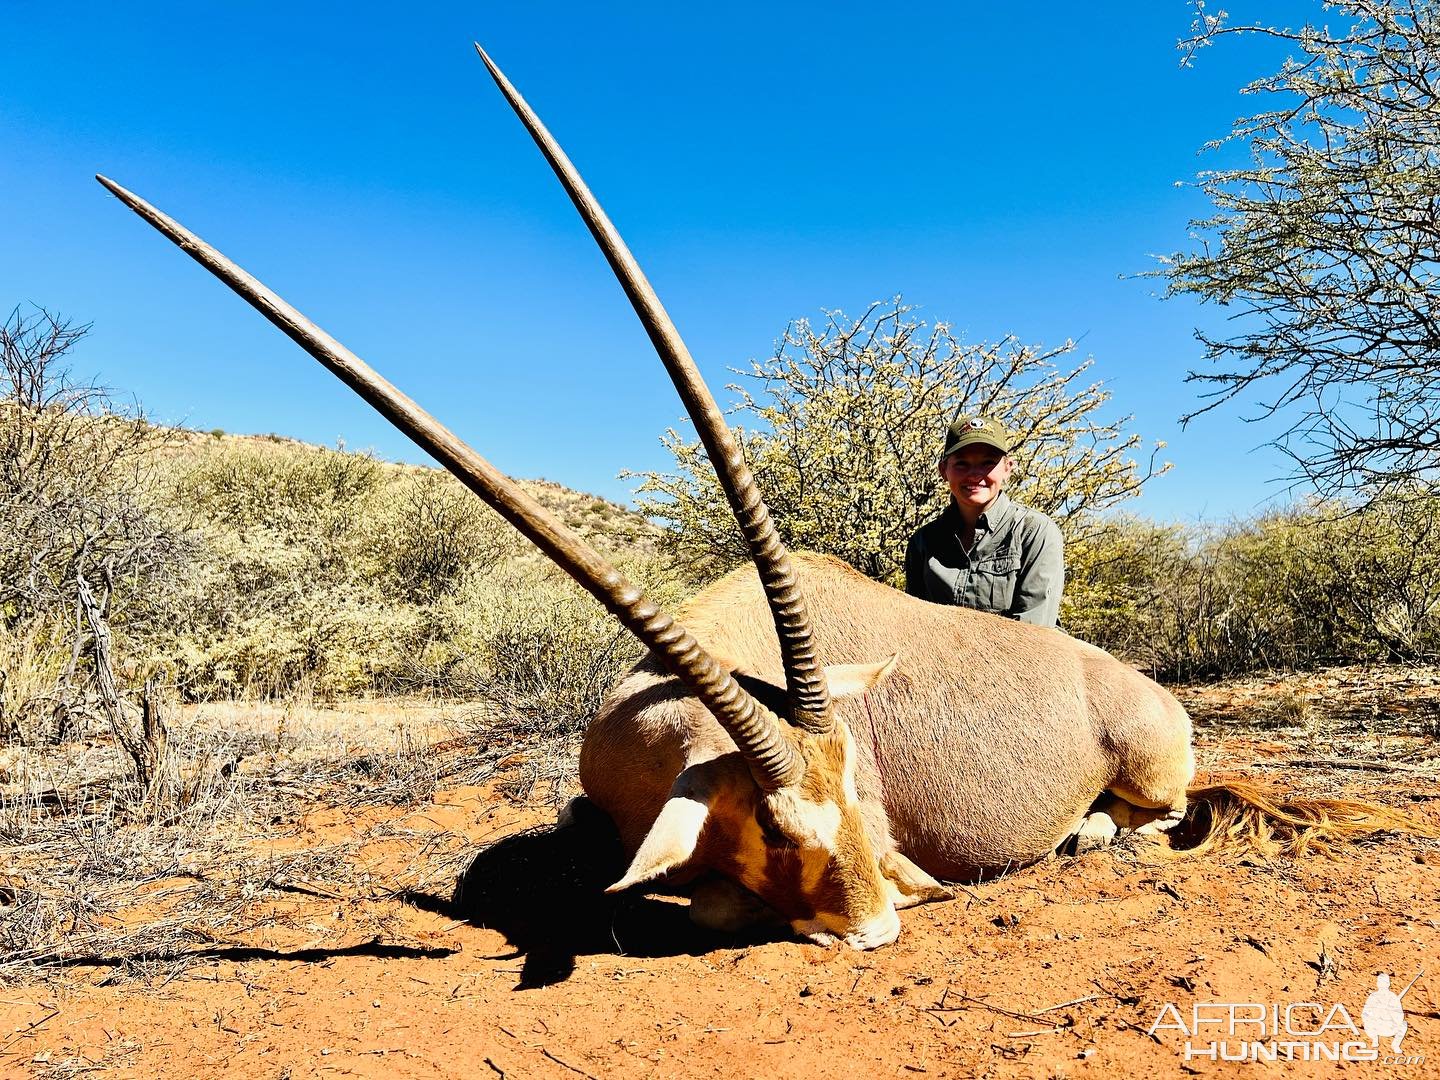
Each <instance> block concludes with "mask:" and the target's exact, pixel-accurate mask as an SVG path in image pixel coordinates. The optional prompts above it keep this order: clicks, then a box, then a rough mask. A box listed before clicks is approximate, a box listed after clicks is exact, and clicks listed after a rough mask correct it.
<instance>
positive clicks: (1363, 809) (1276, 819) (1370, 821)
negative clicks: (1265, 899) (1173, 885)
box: [1185, 781, 1440, 856]
mask: <svg viewBox="0 0 1440 1080" xmlns="http://www.w3.org/2000/svg"><path fill="white" fill-rule="evenodd" d="M1189 796H1190V801H1191V803H1192V804H1193V806H1194V807H1196V809H1197V811H1198V814H1197V816H1201V822H1200V823H1201V825H1202V826H1203V832H1202V833H1201V835H1200V836H1199V838H1198V839H1197V840H1196V841H1194V842H1193V843H1191V844H1186V845H1185V850H1187V851H1189V852H1192V853H1200V852H1249V851H1254V852H1258V853H1260V854H1262V855H1267V856H1297V855H1305V854H1310V853H1316V854H1322V855H1328V854H1330V853H1331V851H1330V849H1331V847H1332V845H1334V844H1336V843H1351V842H1354V841H1356V840H1364V839H1367V838H1370V837H1374V836H1376V835H1378V834H1381V833H1404V834H1407V835H1411V836H1423V837H1429V838H1430V839H1440V827H1437V826H1435V825H1431V824H1429V823H1428V822H1425V821H1421V820H1420V819H1419V818H1416V817H1413V816H1412V815H1410V814H1406V813H1404V812H1403V811H1400V810H1395V809H1392V808H1391V807H1388V806H1381V805H1380V804H1378V803H1372V802H1365V801H1363V800H1359V799H1312V798H1293V799H1285V798H1281V797H1277V795H1276V794H1275V793H1274V792H1273V791H1266V790H1265V789H1264V788H1262V787H1260V786H1259V785H1257V784H1252V783H1246V782H1244V781H1236V782H1232V783H1227V784H1208V785H1204V786H1196V787H1193V788H1191V789H1190V791H1189ZM1201 807H1203V808H1204V809H1203V810H1200V809H1199V808H1201ZM1202 815H1203V816H1202Z"/></svg>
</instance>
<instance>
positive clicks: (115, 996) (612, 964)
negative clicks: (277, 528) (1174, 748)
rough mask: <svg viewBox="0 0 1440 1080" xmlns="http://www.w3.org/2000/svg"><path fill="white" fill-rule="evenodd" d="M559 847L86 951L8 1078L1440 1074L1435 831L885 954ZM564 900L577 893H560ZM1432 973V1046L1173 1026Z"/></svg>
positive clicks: (1254, 749)
mask: <svg viewBox="0 0 1440 1080" xmlns="http://www.w3.org/2000/svg"><path fill="white" fill-rule="evenodd" d="M1277 749H1278V750H1286V749H1287V748H1284V747H1268V746H1266V745H1265V744H1257V743H1250V744H1248V745H1242V744H1241V743H1238V742H1236V741H1234V740H1231V741H1229V742H1227V743H1226V745H1225V756H1226V758H1227V766H1229V767H1230V768H1231V770H1232V775H1233V774H1237V773H1236V772H1235V770H1237V769H1238V768H1239V767H1241V766H1243V765H1245V764H1246V761H1247V759H1253V758H1255V757H1257V756H1258V757H1261V758H1263V757H1264V755H1265V754H1266V753H1267V751H1269V752H1272V753H1273V752H1274V751H1275V750H1277ZM1288 752H1293V750H1289V751H1288ZM1251 775H1252V776H1253V775H1254V774H1253V773H1252V774H1251ZM1270 775H1273V774H1270ZM1343 775H1344V781H1345V785H1346V786H1345V791H1346V793H1347V794H1351V795H1356V796H1362V797H1363V796H1367V795H1368V796H1371V797H1380V798H1383V799H1385V800H1386V801H1390V802H1392V803H1397V804H1399V805H1404V806H1406V807H1407V808H1408V809H1411V810H1412V811H1414V812H1415V813H1417V814H1419V815H1422V816H1424V817H1427V818H1428V819H1429V820H1431V821H1440V791H1437V790H1436V788H1435V785H1434V782H1433V780H1432V779H1430V778H1428V777H1425V776H1420V775H1416V774H1403V773H1402V774H1398V775H1399V776H1400V777H1401V778H1402V779H1401V780H1400V781H1399V782H1397V779H1396V775H1395V774H1383V773H1381V774H1373V773H1371V774H1367V773H1364V772H1354V771H1347V772H1346V773H1344V774H1343ZM1367 776H1368V777H1370V778H1371V779H1369V780H1367V779H1366V777H1367ZM391 813H392V814H393V815H394V816H396V817H406V816H409V817H411V818H413V819H415V820H416V821H417V822H421V821H423V823H424V824H425V826H426V827H441V828H447V829H455V830H457V831H459V832H462V833H466V834H467V835H470V836H473V837H474V838H475V839H476V841H477V842H478V841H481V840H485V839H493V838H495V837H496V836H497V835H505V834H507V833H510V832H513V831H515V830H518V829H521V828H523V827H525V826H528V825H536V824H541V823H543V822H545V821H548V811H545V812H542V811H540V810H538V809H535V808H531V807H525V806H516V805H514V804H512V803H507V802H506V801H505V800H504V799H502V798H500V797H499V796H497V795H496V794H495V793H494V792H493V791H491V790H489V789H484V790H482V789H476V788H469V789H461V790H454V791H449V792H446V793H444V794H443V795H442V796H441V797H440V798H439V799H438V800H437V802H436V803H435V804H433V805H430V806H427V807H425V808H424V809H422V810H419V811H413V812H411V813H410V814H409V815H405V814H403V813H401V812H391ZM377 814H378V812H376V811H368V810H367V811H365V812H364V814H363V815H358V814H356V813H353V812H350V813H347V812H343V811H337V810H330V811H325V812H321V813H316V814H313V815H311V816H309V817H308V818H307V819H306V823H305V824H306V827H305V830H304V835H302V836H301V837H298V838H297V842H304V843H311V844H313V843H318V842H323V841H325V840H327V839H329V840H335V839H338V838H343V837H344V835H345V834H346V833H347V832H348V833H350V834H351V835H353V832H354V830H355V828H356V825H357V821H356V820H355V819H356V818H357V817H360V816H363V817H364V818H366V819H367V820H373V819H374V817H375V816H376V815H377ZM545 842H546V841H545V840H544V838H543V837H541V838H540V839H538V840H536V839H529V840H526V839H522V840H520V841H516V842H515V844H514V846H515V848H516V850H515V851H514V852H512V853H510V855H509V856H507V858H509V862H508V863H507V862H505V861H504V860H496V859H492V860H491V861H490V862H488V863H485V864H484V865H482V866H480V867H478V868H477V870H476V874H479V875H485V881H484V882H480V883H479V884H483V885H485V886H486V887H487V888H483V889H482V888H478V887H477V888H476V889H472V893H473V892H480V893H482V894H484V895H481V896H480V897H479V899H478V901H475V903H478V905H479V907H478V909H477V908H476V907H475V906H474V905H473V904H472V906H471V907H470V908H468V909H467V908H465V907H464V906H457V905H455V904H453V903H452V902H451V898H450V897H449V896H448V895H433V896H427V895H419V896H413V897H410V898H409V900H408V902H407V901H403V900H399V899H392V900H379V901H375V900H356V901H345V900H337V899H334V898H324V897H316V896H307V895H304V894H302V893H296V894H293V895H292V896H290V897H289V898H288V900H287V904H286V905H285V912H284V914H285V918H284V919H283V923H284V925H285V926H286V927H287V928H288V929H285V930H280V929H273V930H267V931H263V932H261V933H260V934H258V935H257V936H256V937H255V938H254V939H253V940H246V941H243V942H239V943H222V944H219V945H217V946H216V947H215V948H213V949H212V950H210V953H209V954H208V955H207V956H205V957H204V958H203V959H201V960H199V961H197V962H195V963H193V964H191V965H190V966H188V967H187V968H185V969H184V970H183V972H182V973H181V974H180V975H178V976H177V977H174V978H172V979H170V981H168V982H162V981H160V980H156V981H154V982H152V983H150V984H148V985H147V984H146V983H145V982H142V981H139V980H136V979H134V978H120V977H118V976H112V977H110V978H109V979H108V980H107V977H106V972H105V971H104V970H103V969H101V970H99V972H98V973H97V972H96V971H93V970H90V971H81V970H78V969H76V970H72V971H70V972H67V973H65V974H64V977H63V979H56V980H52V981H51V982H49V983H47V984H43V985H38V986H29V987H18V988H17V987H12V988H10V989H9V990H8V991H5V992H3V1000H0V1074H3V1075H5V1076H50V1077H62V1076H73V1075H78V1074H79V1073H82V1072H83V1073H91V1072H95V1073H102V1074H107V1075H115V1076H164V1077H172V1076H173V1077H180V1076H184V1077H210V1076H220V1075H243V1076H263V1077H276V1078H284V1077H311V1076H342V1075H343V1076H366V1077H457V1076H465V1077H485V1076H494V1077H554V1078H559V1080H573V1078H574V1077H576V1076H590V1077H604V1078H609V1077H637V1078H638V1077H671V1076H681V1077H704V1076H716V1077H732V1076H752V1075H753V1076H765V1075H778V1074H786V1075H789V1076H794V1077H850V1076H895V1077H908V1076H923V1077H952V1076H953V1077H962V1076H963V1077H968V1076H1001V1077H1085V1076H1090V1077H1107V1078H1108V1077H1116V1076H1125V1077H1134V1078H1140V1077H1170V1076H1185V1075H1194V1074H1227V1075H1228V1074H1231V1073H1234V1072H1238V1071H1240V1070H1242V1069H1249V1070H1251V1071H1252V1072H1253V1071H1254V1070H1256V1069H1257V1068H1259V1069H1264V1070H1266V1075H1277V1074H1284V1075H1291V1074H1293V1075H1297V1076H1308V1075H1314V1074H1322V1073H1323V1074H1326V1075H1329V1074H1331V1073H1333V1072H1334V1071H1335V1070H1336V1069H1338V1068H1347V1069H1348V1070H1350V1072H1351V1073H1352V1074H1356V1075H1361V1076H1366V1075H1376V1076H1379V1075H1404V1076H1417V1077H1418V1076H1435V1075H1440V951H1437V950H1440V927H1437V922H1436V920H1437V918H1440V846H1437V845H1436V844H1435V843H1434V842H1426V841H1416V840H1409V839H1397V838H1392V839H1387V840H1384V841H1383V842H1380V843H1377V844H1372V845H1363V846H1351V847H1348V848H1346V849H1345V850H1343V851H1342V852H1341V854H1340V856H1339V857H1338V858H1336V859H1335V860H1333V861H1331V860H1328V859H1325V858H1318V857H1311V858H1306V859H1302V860H1299V861H1281V862H1274V863H1267V862H1265V861H1264V860H1260V859H1246V860H1239V859H1236V858H1233V857H1232V858H1229V859H1221V858H1215V857H1199V856H1188V857H1179V858H1175V857H1159V856H1158V854H1157V852H1155V851H1154V850H1153V849H1151V848H1147V847H1146V846H1143V845H1142V846H1139V847H1133V848H1127V849H1122V850H1119V851H1113V852H1101V853H1094V854H1090V855H1086V856H1083V857H1081V858H1074V859H1064V860H1059V861H1056V862H1054V863H1050V864H1046V865H1042V866H1037V867H1032V868H1028V869H1024V870H1020V871H1017V872H1015V873H1013V874H1011V875H1009V876H1008V877H1006V878H1004V879H1002V880H998V881H995V882H991V883H987V884H982V885H979V886H974V887H970V888H966V889H964V890H963V891H962V892H961V893H960V898H959V899H957V900H955V901H953V902H949V903H944V904H932V905H927V906H925V907H921V908H916V909H912V910H910V911H908V912H905V913H903V914H902V918H903V921H904V931H903V933H902V935H901V937H900V939H899V940H898V941H897V942H896V943H895V944H893V945H891V946H889V947H887V948H884V949H880V950H877V951H875V952H870V953H857V952H853V951H850V950H848V949H845V948H843V947H835V948H822V947H818V946H815V945H810V944H800V943H798V942H793V941H772V942H762V943H758V944H757V943H751V944H745V943H740V942H735V941H733V940H726V939H721V938H715V937H710V936H707V935H704V934H701V933H699V932H698V931H694V930H692V929H690V928H689V926H688V923H687V922H686V920H685V919H684V913H683V907H682V905H681V904H680V903H678V902H673V901H667V900H664V899H652V900H643V899H638V898H637V899H629V900H626V901H625V902H623V903H622V904H621V905H620V906H619V907H617V908H615V909H614V910H613V911H606V912H603V914H602V915H600V916H598V917H597V916H595V910H596V909H595V906H594V905H593V904H592V905H590V907H589V908H588V910H577V908H580V907H582V905H579V904H578V902H576V901H574V900H573V899H572V898H571V897H569V896H567V895H565V889H564V883H563V882H558V883H554V884H553V885H547V884H538V885H537V883H542V882H543V881H544V880H545V878H546V875H547V874H548V875H549V876H550V877H554V876H555V871H554V870H553V868H552V869H546V868H545V866H544V863H545V860H546V859H547V858H550V857H551V855H553V852H552V853H550V854H548V855H547V853H546V850H545V849H544V845H545ZM527 844H528V845H530V846H529V847H528V848H527V847H526V845H527ZM364 854H365V857H366V858H370V859H374V860H375V861H376V864H377V866H378V865H381V864H383V863H384V860H385V859H386V857H387V854H386V852H385V851H384V850H383V845H382V846H381V847H378V848H376V849H375V850H373V851H372V850H370V849H367V851H366V852H365V853H364ZM517 863H518V864H519V865H518V866H517ZM531 886H536V888H534V889H530V887H531ZM527 889H528V890H529V891H527ZM438 892H442V893H443V892H444V890H438ZM552 900H553V902H554V903H553V906H554V908H557V909H558V910H546V909H547V907H548V906H550V905H549V903H548V901H552ZM280 906H282V905H279V904H277V908H278V907H280ZM477 911H478V913H477ZM587 914H589V915H590V916H591V917H590V918H588V919H587V918H586V915H587ZM467 916H468V917H471V918H484V919H486V920H487V921H489V922H490V923H492V924H497V925H502V926H504V927H505V928H506V929H507V931H508V934H509V936H508V937H507V935H506V934H504V933H501V932H500V931H498V930H495V929H486V928H483V927H480V926H476V925H472V924H471V923H470V922H469V921H467ZM337 920H339V921H340V924H341V925H343V926H344V927H345V928H344V930H343V936H341V937H340V938H339V942H340V944H339V945H338V946H337V944H336V941H337V937H336V929H337ZM576 923H580V924H588V925H581V926H580V927H579V928H578V929H577V928H575V926H574V924H576ZM307 927H308V930H307ZM566 927H571V929H570V930H569V931H567V930H566V929H565V928H566ZM317 942H319V943H320V944H316V943H317ZM517 944H518V945H519V946H520V949H517V948H516V945H517ZM522 950H523V951H522ZM1422 967H1423V968H1424V969H1425V972H1426V974H1424V975H1422V976H1421V978H1420V979H1419V981H1418V982H1417V983H1416V985H1415V987H1414V989H1413V990H1412V991H1411V992H1410V993H1409V994H1408V995H1407V996H1406V999H1405V1005H1406V1009H1407V1012H1408V1019H1409V1023H1410V1029H1409V1033H1408V1035H1407V1037H1406V1039H1405V1042H1404V1044H1403V1055H1404V1056H1405V1057H1419V1056H1423V1058H1424V1059H1426V1060H1425V1061H1423V1062H1412V1063H1409V1064H1405V1065H1382V1064H1379V1063H1366V1064H1358V1065H1349V1066H1340V1065H1336V1064H1334V1063H1329V1062H1326V1063H1320V1064H1316V1063H1309V1064H1306V1063H1301V1062H1294V1063H1284V1062H1281V1063H1277V1064H1272V1065H1262V1066H1258V1067H1257V1066H1254V1065H1248V1066H1241V1065H1234V1064H1223V1063H1222V1064H1218V1065H1217V1064H1215V1063H1212V1062H1210V1061H1208V1060H1205V1059H1191V1060H1189V1061H1187V1060H1186V1059H1185V1057H1184V1054H1183V1046H1184V1042H1185V1039H1184V1036H1183V1035H1181V1034H1180V1033H1179V1032H1177V1031H1175V1030H1166V1031H1161V1032H1159V1033H1158V1034H1157V1035H1156V1036H1153V1037H1152V1036H1150V1035H1148V1034H1147V1033H1146V1032H1147V1029H1148V1028H1150V1026H1151V1025H1152V1024H1153V1023H1154V1022H1155V1020H1156V1018H1157V1016H1158V1014H1159V1012H1160V1010H1161V1008H1162V1006H1164V1005H1165V1004H1166V1003H1174V1004H1175V1005H1177V1006H1178V1009H1179V1012H1180V1014H1182V1015H1184V1016H1185V1017H1187V1019H1188V1018H1189V1017H1190V1015H1191V1007H1192V1005H1194V1004H1195V1003H1196V1002H1236V1003H1243V1002H1264V1003H1279V1004H1280V1005H1281V1007H1282V1009H1283V1007H1284V1006H1285V1005H1287V1004H1289V1003H1292V1002H1306V1001H1311V1002H1319V1003H1321V1004H1323V1005H1324V1006H1325V1007H1326V1008H1327V1009H1328V1008H1329V1006H1330V1005H1331V1003H1333V1002H1340V1003H1342V1004H1343V1005H1345V1006H1346V1008H1347V1009H1348V1010H1349V1013H1350V1015H1351V1016H1353V1018H1354V1021H1355V1023H1356V1024H1357V1025H1359V1024H1360V1012H1361V1006H1362V1005H1363V1003H1364V1001H1365V998H1366V995H1367V994H1368V993H1369V992H1370V991H1371V990H1373V989H1374V986H1375V974H1376V972H1377V971H1386V972H1390V973H1392V975H1393V976H1394V978H1395V983H1396V985H1395V989H1397V990H1398V989H1399V988H1400V987H1401V986H1403V984H1404V983H1405V982H1407V981H1409V980H1410V979H1411V977H1412V976H1414V975H1415V974H1416V972H1417V971H1419V970H1420V969H1421V968H1422ZM1307 1019H1308V1020H1309V1022H1311V1023H1314V1018H1313V1017H1308V1014H1307ZM1210 1037H1211V1036H1206V1037H1205V1038H1204V1039H1202V1040H1198V1041H1201V1042H1205V1043H1208V1041H1209V1038H1210ZM1367 1045H1368V1042H1367ZM1382 1045H1383V1044H1382Z"/></svg>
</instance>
